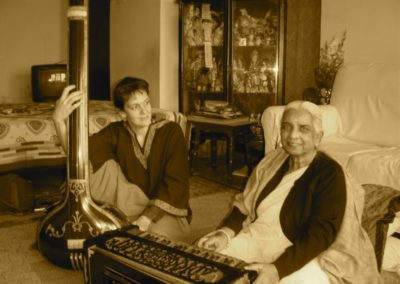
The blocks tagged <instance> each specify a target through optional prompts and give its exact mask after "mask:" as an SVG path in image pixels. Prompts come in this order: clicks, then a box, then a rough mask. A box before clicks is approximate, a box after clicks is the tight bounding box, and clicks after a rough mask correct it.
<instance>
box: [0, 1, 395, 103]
mask: <svg viewBox="0 0 400 284" xmlns="http://www.w3.org/2000/svg"><path fill="white" fill-rule="evenodd" d="M110 1H111V22H112V24H111V43H112V46H111V83H115V82H116V80H118V79H120V78H121V77H122V76H126V75H137V76H143V77H145V78H146V79H148V80H149V82H150V84H151V92H152V103H153V105H154V106H156V107H165V108H170V109H177V108H178V107H177V105H178V71H177V70H178V54H177V52H176V50H177V45H178V34H177V33H178V4H176V3H175V1H174V0H110ZM67 3H68V1H67V0H58V1H56V0H35V1H32V0H1V1H0V35H1V40H0V66H1V69H0V103H21V102H30V101H31V84H30V68H31V66H32V65H35V64H50V63H58V62H64V63H65V59H66V56H67V55H66V54H67V43H66V41H67V19H66V9H67V7H66V6H67ZM49 11H52V12H51V13H49ZM321 17H322V20H321V41H322V42H324V41H325V40H329V39H331V38H332V37H333V36H336V37H340V35H341V34H342V32H343V30H344V29H346V30H347V40H346V42H345V61H346V62H371V61H376V62H385V63H399V64H400V29H398V27H399V26H400V1H399V0H382V1H376V0H322V10H321ZM124 24H126V25H124ZM160 93H161V95H160ZM167 94H168V95H167Z"/></svg>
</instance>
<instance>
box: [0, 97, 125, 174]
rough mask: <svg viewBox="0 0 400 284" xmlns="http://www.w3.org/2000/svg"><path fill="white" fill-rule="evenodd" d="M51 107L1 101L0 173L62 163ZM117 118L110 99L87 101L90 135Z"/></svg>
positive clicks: (62, 158) (50, 105) (61, 152)
mask: <svg viewBox="0 0 400 284" xmlns="http://www.w3.org/2000/svg"><path fill="white" fill-rule="evenodd" d="M53 110H54V103H31V104H13V105H0V173H6V172H9V171H13V170H16V169H24V168H30V167H40V166H61V165H65V163H66V159H65V153H64V151H63V150H62V147H61V145H60V143H59V140H58V137H57V135H56V131H55V128H54V124H53V121H52V118H51V116H52V113H53ZM120 119H121V117H120V115H119V112H118V110H117V109H116V108H115V107H114V106H113V104H112V102H111V101H90V102H89V135H90V134H93V133H96V132H97V131H99V130H100V129H102V128H103V127H105V126H106V125H108V124H109V123H110V122H112V121H117V120H120Z"/></svg>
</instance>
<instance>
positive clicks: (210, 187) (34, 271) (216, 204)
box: [0, 177, 238, 284]
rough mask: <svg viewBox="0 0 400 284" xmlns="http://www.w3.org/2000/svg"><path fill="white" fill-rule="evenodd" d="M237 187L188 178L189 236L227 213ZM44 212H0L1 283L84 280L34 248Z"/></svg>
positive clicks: (207, 229) (194, 236)
mask: <svg viewBox="0 0 400 284" xmlns="http://www.w3.org/2000/svg"><path fill="white" fill-rule="evenodd" d="M237 192H238V191H237V190H234V189H232V188H229V187H226V186H222V185H219V184H217V183H214V182H211V181H208V180H206V179H203V178H200V177H191V180H190V200H189V203H190V206H191V208H192V211H193V219H192V238H191V241H194V240H196V239H197V238H199V237H200V236H202V235H204V234H206V233H208V232H210V231H211V230H213V229H214V228H216V226H217V225H218V224H219V222H220V221H221V220H222V219H223V217H224V216H225V215H226V214H227V213H228V210H229V202H230V200H231V199H232V196H233V195H234V194H235V193H237ZM42 217H43V213H40V212H38V213H30V214H25V215H19V216H18V215H10V214H0V251H1V256H2V257H1V258H0V283H12V284H13V283H15V284H17V283H18V284H19V283H33V284H36V283H38V284H39V283H41V284H47V283H48V284H50V283H52V284H53V283H55V284H75V283H84V279H83V274H82V272H81V271H74V270H68V269H63V268H60V267H57V266H55V265H53V264H51V263H50V262H48V261H47V260H46V259H45V258H44V257H43V256H42V255H41V254H40V252H39V251H38V250H37V249H36V246H35V239H36V229H37V225H38V222H39V220H40V219H41V218H42Z"/></svg>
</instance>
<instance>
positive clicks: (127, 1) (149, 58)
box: [110, 0, 179, 110]
mask: <svg viewBox="0 0 400 284" xmlns="http://www.w3.org/2000/svg"><path fill="white" fill-rule="evenodd" d="M178 17H179V6H178V4H177V3H175V1H174V0H146V1H144V0H112V1H111V7H110V73H111V84H112V85H113V84H114V85H115V83H116V82H117V81H118V80H120V79H121V78H123V77H125V76H128V75H129V76H137V77H141V78H144V79H146V80H147V81H148V82H149V84H150V98H151V103H152V105H153V107H160V108H165V109H171V110H178V58H179V57H178V53H177V50H178Z"/></svg>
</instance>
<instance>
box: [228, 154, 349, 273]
mask: <svg viewBox="0 0 400 284" xmlns="http://www.w3.org/2000/svg"><path fill="white" fill-rule="evenodd" d="M287 167H288V159H287V160H286V161H285V162H284V163H283V165H282V167H281V168H280V169H279V170H278V172H277V173H276V174H275V175H274V177H273V178H272V179H271V180H270V181H269V182H268V184H267V185H266V187H265V188H264V189H263V191H262V192H261V193H260V195H259V197H258V199H257V202H256V204H257V206H258V205H259V204H260V202H261V201H262V200H263V199H264V198H265V197H266V196H268V194H269V193H270V192H271V191H273V190H274V189H275V188H276V186H277V185H278V184H279V182H280V181H281V179H282V177H283V175H284V173H285V172H286V171H287ZM345 207H346V183H345V177H344V173H343V170H342V167H341V166H340V165H339V164H338V163H337V162H336V161H334V160H333V159H332V158H330V157H329V156H328V155H326V154H325V153H323V152H318V153H317V155H316V156H315V158H314V160H313V161H312V162H311V164H310V165H309V167H308V168H307V170H306V171H305V172H304V174H303V175H302V176H301V177H300V178H299V179H298V180H296V181H295V183H294V185H293V187H292V189H291V190H290V192H289V194H288V196H287V197H286V199H285V201H284V203H283V205H282V209H281V212H280V222H281V226H282V231H283V233H284V234H285V236H286V237H287V238H288V239H289V240H290V241H291V242H292V244H293V245H292V246H289V247H288V248H287V249H286V250H285V252H284V253H283V254H282V255H281V256H280V257H279V258H278V259H276V261H275V262H274V263H273V264H274V265H275V266H276V268H277V270H278V273H279V277H280V278H281V279H282V278H283V277H285V276H287V275H289V274H291V273H293V272H294V271H296V270H299V269H300V268H301V267H303V266H304V265H305V264H306V263H308V262H309V261H310V260H312V259H313V258H315V257H316V256H318V255H319V254H320V253H321V252H322V251H324V250H326V249H327V248H328V247H329V246H330V245H331V244H332V243H333V241H334V240H335V238H336V235H337V233H338V231H339V228H340V225H341V223H342V220H343V216H344V211H345ZM246 217H247V216H245V215H243V214H242V213H241V212H240V211H239V209H237V208H234V209H233V210H232V212H231V214H230V215H229V216H228V217H227V218H226V219H225V220H224V221H223V223H222V226H227V227H229V228H231V229H233V230H234V231H235V233H238V232H239V231H240V229H241V228H242V222H243V221H244V219H246ZM265 245H266V246H268V245H269V244H265Z"/></svg>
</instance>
